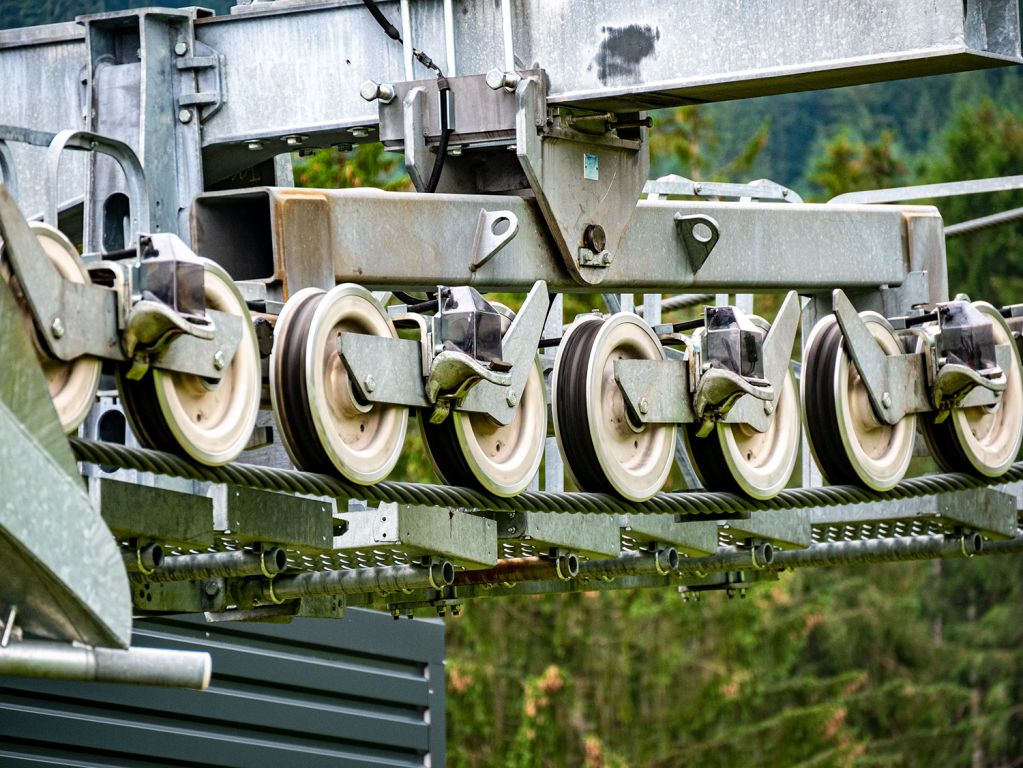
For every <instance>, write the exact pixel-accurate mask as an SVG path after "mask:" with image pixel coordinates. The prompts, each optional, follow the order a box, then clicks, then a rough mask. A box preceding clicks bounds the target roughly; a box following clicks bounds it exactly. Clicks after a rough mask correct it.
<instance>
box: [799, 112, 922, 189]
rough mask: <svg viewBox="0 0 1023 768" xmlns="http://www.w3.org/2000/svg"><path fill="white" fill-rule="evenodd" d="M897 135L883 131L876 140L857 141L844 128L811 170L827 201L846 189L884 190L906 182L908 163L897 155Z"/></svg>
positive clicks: (813, 179)
mask: <svg viewBox="0 0 1023 768" xmlns="http://www.w3.org/2000/svg"><path fill="white" fill-rule="evenodd" d="M893 141H894V137H893V135H892V132H891V131H884V132H882V133H881V136H880V138H879V139H878V140H877V141H875V142H865V141H854V140H853V139H852V137H851V136H850V132H849V131H848V130H847V129H843V130H842V131H841V132H840V133H839V134H838V135H837V136H835V138H834V139H832V140H831V142H829V143H828V145H827V146H826V147H825V148H824V156H823V157H818V158H817V160H816V161H815V162H814V164H813V168H812V170H811V173H810V182H811V183H812V184H814V185H815V186H817V187H820V188H821V189H822V190H823V193H824V194H823V199H824V200H828V199H830V198H832V197H836V196H837V195H841V194H844V193H846V192H856V191H859V190H864V189H884V188H885V187H896V186H899V185H901V184H902V183H904V180H905V176H906V166H905V164H904V163H902V162H900V161H899V160H898V158H897V157H896V156H895V150H894V147H893Z"/></svg>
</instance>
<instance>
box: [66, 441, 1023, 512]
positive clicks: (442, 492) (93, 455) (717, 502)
mask: <svg viewBox="0 0 1023 768" xmlns="http://www.w3.org/2000/svg"><path fill="white" fill-rule="evenodd" d="M69 441H70V443H71V449H72V451H73V452H74V453H75V455H76V456H77V458H78V460H79V461H87V462H90V463H93V464H105V465H109V466H115V467H120V468H123V469H135V470H138V471H140V472H153V473H155V474H159V475H170V476H174V477H184V478H189V479H192V480H203V481H206V482H212V483H227V484H229V485H242V486H247V487H250V488H256V489H260V490H268V491H284V492H290V493H299V494H309V495H312V496H329V497H332V498H341V499H349V498H355V499H365V500H367V501H369V502H374V503H375V502H380V501H396V502H399V503H406V504H424V505H435V506H453V507H458V508H460V509H476V510H481V511H512V512H576V513H593V514H623V513H630V514H637V513H638V514H643V513H672V514H677V515H702V516H711V515H712V516H718V517H720V516H721V515H734V514H743V513H747V512H751V511H755V510H769V509H779V510H780V509H802V508H804V507H832V506H840V505H844V504H861V503H864V502H869V501H883V500H885V499H909V498H915V497H917V496H932V495H936V494H941V493H948V492H949V491H961V490H964V489H967V488H984V487H987V486H991V485H1002V484H1005V483H1010V482H1014V481H1017V480H1023V462H1017V463H1015V464H1013V465H1012V466H1011V467H1009V469H1008V470H1007V471H1006V473H1005V474H1004V475H1002V476H1001V477H997V478H989V477H977V476H975V475H967V474H964V473H950V474H944V475H925V476H922V477H913V478H910V479H908V480H903V481H902V482H901V483H899V484H898V485H897V486H895V487H894V488H892V489H891V490H890V491H887V492H885V493H878V492H877V491H871V490H867V489H865V488H859V487H856V486H851V485H829V486H824V487H819V488H789V489H787V490H784V491H782V492H781V493H779V494H778V495H777V496H775V497H774V498H773V499H766V500H763V501H758V500H754V499H749V498H745V497H743V496H738V495H736V494H732V493H719V492H714V491H673V492H670V493H660V494H658V495H656V496H654V497H653V498H651V499H649V500H647V501H645V502H642V503H632V502H628V501H624V500H622V499H619V498H616V497H614V496H610V495H608V494H602V493H545V492H527V493H522V494H519V495H518V496H514V497H512V498H508V499H504V498H499V497H497V496H491V495H490V494H486V493H483V492H480V491H474V490H471V489H468V488H457V487H454V486H441V485H428V484H425V483H396V482H382V483H377V484H376V485H370V486H361V485H354V484H352V483H347V482H345V481H343V480H340V479H339V478H336V477H331V476H328V475H319V474H315V473H312V472H297V471H295V470H288V469H276V468H273V467H261V466H255V465H252V464H239V463H234V464H227V465H225V466H222V467H209V466H206V465H203V464H198V463H196V462H193V461H189V460H188V459H184V458H181V457H180V456H175V455H172V454H169V453H162V452H160V451H152V450H146V449H142V448H126V447H125V446H123V445H117V444H114V443H100V442H96V441H93V440H82V439H81V438H77V437H72V438H69Z"/></svg>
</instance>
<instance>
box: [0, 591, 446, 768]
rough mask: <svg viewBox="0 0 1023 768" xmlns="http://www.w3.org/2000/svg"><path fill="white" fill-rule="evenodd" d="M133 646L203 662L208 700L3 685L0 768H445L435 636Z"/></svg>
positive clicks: (284, 631)
mask: <svg viewBox="0 0 1023 768" xmlns="http://www.w3.org/2000/svg"><path fill="white" fill-rule="evenodd" d="M132 645H133V646H137V647H140V648H145V649H148V648H171V649H175V650H186V651H208V652H209V653H210V655H211V656H212V657H213V678H212V682H211V685H210V688H209V690H207V691H205V692H203V693H202V694H199V693H197V692H195V691H185V690H167V691H160V692H159V693H158V695H154V692H153V691H147V690H145V689H140V688H133V687H126V686H118V685H110V684H93V685H89V686H82V685H80V684H70V683H66V682H59V681H50V680H24V679H15V678H6V677H5V678H2V679H0V763H3V764H4V765H18V766H20V765H39V764H40V763H45V764H47V765H62V766H63V765H67V766H81V765H132V766H139V767H140V768H149V767H150V766H154V767H155V766H156V765H161V766H162V765H166V764H167V760H171V761H173V762H176V763H178V764H182V765H184V764H188V765H200V764H201V765H208V766H217V768H221V767H223V768H228V767H231V768H235V767H236V768H248V767H249V766H253V765H264V764H273V765H278V766H281V767H282V768H291V767H292V766H295V768H309V767H311V766H332V767H333V766H368V765H383V764H385V765H395V766H423V765H427V764H432V765H443V764H444V760H445V733H444V717H443V712H444V668H443V659H444V629H443V626H442V625H441V624H440V623H439V622H424V621H405V622H401V623H400V624H399V623H396V622H394V621H393V620H392V619H391V618H390V617H389V616H386V615H382V614H379V613H372V612H367V611H360V610H352V611H349V612H348V613H347V614H346V617H345V620H344V621H342V622H327V621H320V620H316V619H296V620H294V621H293V622H292V623H291V624H288V625H281V624H249V625H239V624H223V623H220V624H213V625H208V624H206V623H205V622H204V621H203V620H202V619H201V618H200V619H174V620H161V621H147V622H139V624H138V625H137V626H136V629H135V633H134V636H133V638H132Z"/></svg>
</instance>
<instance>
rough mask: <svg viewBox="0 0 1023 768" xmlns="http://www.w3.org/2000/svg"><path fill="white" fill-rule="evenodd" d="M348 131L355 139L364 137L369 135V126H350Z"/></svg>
mask: <svg viewBox="0 0 1023 768" xmlns="http://www.w3.org/2000/svg"><path fill="white" fill-rule="evenodd" d="M348 132H349V133H350V134H352V136H354V137H355V138H357V139H364V138H366V137H367V136H369V128H351V129H350V130H349V131H348Z"/></svg>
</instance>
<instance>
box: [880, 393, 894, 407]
mask: <svg viewBox="0 0 1023 768" xmlns="http://www.w3.org/2000/svg"><path fill="white" fill-rule="evenodd" d="M881 407H882V408H891V407H892V396H891V395H890V394H888V393H887V392H885V393H884V394H883V395H881Z"/></svg>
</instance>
